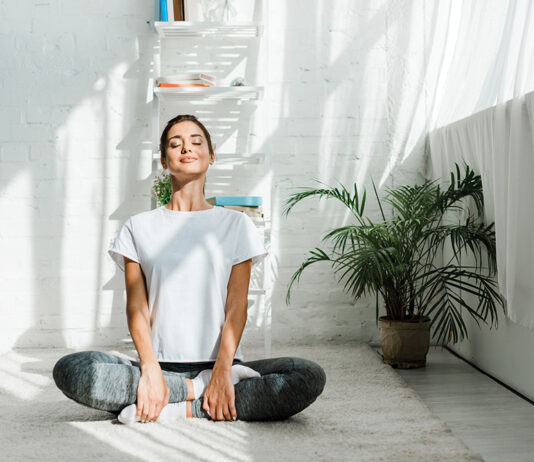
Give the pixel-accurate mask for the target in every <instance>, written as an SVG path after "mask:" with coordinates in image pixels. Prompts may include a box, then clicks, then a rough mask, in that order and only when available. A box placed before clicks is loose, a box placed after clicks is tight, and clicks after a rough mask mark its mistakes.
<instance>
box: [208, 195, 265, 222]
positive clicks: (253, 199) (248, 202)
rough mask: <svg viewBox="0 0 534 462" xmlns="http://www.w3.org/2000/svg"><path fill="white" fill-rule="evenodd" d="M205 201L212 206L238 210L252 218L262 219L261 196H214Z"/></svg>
mask: <svg viewBox="0 0 534 462" xmlns="http://www.w3.org/2000/svg"><path fill="white" fill-rule="evenodd" d="M206 200H207V201H208V202H209V203H210V204H212V205H218V206H220V207H225V208H228V209H234V210H238V211H240V212H243V213H246V214H247V215H248V216H249V217H252V218H263V209H262V202H261V196H214V197H208V198H206Z"/></svg>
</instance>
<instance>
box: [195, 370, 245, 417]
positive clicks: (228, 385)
mask: <svg viewBox="0 0 534 462" xmlns="http://www.w3.org/2000/svg"><path fill="white" fill-rule="evenodd" d="M231 372H232V371H231V369H223V368H219V367H217V366H214V368H213V372H212V373H211V379H210V383H208V386H207V387H206V390H205V391H204V400H203V404H202V408H203V409H204V410H205V411H207V412H208V413H209V415H210V417H211V418H212V419H213V420H233V419H235V418H237V412H236V410H235V390H234V384H233V382H232V376H231Z"/></svg>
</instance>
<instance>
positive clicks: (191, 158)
mask: <svg viewBox="0 0 534 462" xmlns="http://www.w3.org/2000/svg"><path fill="white" fill-rule="evenodd" d="M195 160H197V159H196V157H189V156H188V157H184V158H183V159H182V160H181V162H188V163H189V162H193V161H195Z"/></svg>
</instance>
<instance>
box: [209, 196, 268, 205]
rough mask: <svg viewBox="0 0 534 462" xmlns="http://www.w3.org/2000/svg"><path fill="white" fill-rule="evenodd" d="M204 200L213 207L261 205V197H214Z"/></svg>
mask: <svg viewBox="0 0 534 462" xmlns="http://www.w3.org/2000/svg"><path fill="white" fill-rule="evenodd" d="M206 200H207V201H208V202H209V203H210V204H214V205H237V206H245V207H259V206H260V205H261V204H262V201H261V196H214V197H208V198H207V199H206Z"/></svg>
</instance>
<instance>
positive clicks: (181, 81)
mask: <svg viewBox="0 0 534 462" xmlns="http://www.w3.org/2000/svg"><path fill="white" fill-rule="evenodd" d="M213 85H215V77H214V76H213V75H210V74H204V73H202V72H200V73H198V72H197V73H185V74H176V75H166V76H164V77H158V78H157V79H156V87H212V86H213Z"/></svg>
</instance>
